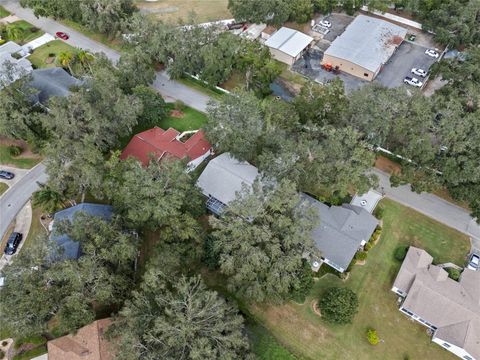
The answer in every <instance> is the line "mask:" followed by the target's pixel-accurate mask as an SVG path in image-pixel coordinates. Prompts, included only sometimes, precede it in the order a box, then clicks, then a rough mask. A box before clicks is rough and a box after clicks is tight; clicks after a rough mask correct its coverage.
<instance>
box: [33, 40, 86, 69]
mask: <svg viewBox="0 0 480 360" xmlns="http://www.w3.org/2000/svg"><path fill="white" fill-rule="evenodd" d="M61 52H71V53H73V54H76V53H77V49H75V48H74V47H72V46H70V45H68V44H66V43H65V42H63V41H62V40H54V41H50V42H49V43H47V44H45V45H42V46H40V47H39V48H37V49H35V50H34V51H33V53H32V54H31V55H30V56H29V57H28V60H30V62H31V63H32V65H33V66H34V67H35V68H37V69H42V68H47V67H55V66H56V57H57V56H58V54H60V53H61Z"/></svg>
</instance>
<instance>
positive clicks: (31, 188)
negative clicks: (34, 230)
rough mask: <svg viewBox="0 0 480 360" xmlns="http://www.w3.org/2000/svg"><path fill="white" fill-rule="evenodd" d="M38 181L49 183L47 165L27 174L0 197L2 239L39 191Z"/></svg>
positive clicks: (39, 165)
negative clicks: (9, 226) (34, 194)
mask: <svg viewBox="0 0 480 360" xmlns="http://www.w3.org/2000/svg"><path fill="white" fill-rule="evenodd" d="M37 181H38V182H41V183H45V182H46V181H47V174H46V173H45V165H43V164H41V163H40V164H38V165H37V166H35V167H34V168H32V169H31V170H30V171H29V172H27V173H26V174H25V175H24V176H23V177H22V178H21V179H20V180H19V181H18V182H16V183H15V185H13V186H12V187H10V188H9V189H8V190H7V191H6V192H5V193H4V194H3V195H2V196H1V197H0V239H2V238H3V235H4V234H5V232H6V231H7V228H8V225H9V224H10V223H11V222H12V221H13V219H15V216H17V213H18V212H19V211H20V210H21V209H22V208H23V206H24V205H25V204H26V203H27V201H28V200H29V199H30V197H31V196H32V194H33V193H34V192H35V191H37V190H38V188H39V186H38V184H37Z"/></svg>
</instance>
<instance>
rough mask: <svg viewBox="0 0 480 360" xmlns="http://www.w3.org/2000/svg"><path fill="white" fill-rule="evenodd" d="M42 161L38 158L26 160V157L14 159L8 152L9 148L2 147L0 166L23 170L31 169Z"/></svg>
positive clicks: (0, 148)
mask: <svg viewBox="0 0 480 360" xmlns="http://www.w3.org/2000/svg"><path fill="white" fill-rule="evenodd" d="M40 161H42V159H41V158H40V157H38V158H24V157H21V155H20V157H18V156H16V157H13V156H12V155H10V152H9V151H8V146H6V145H0V165H10V166H14V167H18V168H21V169H30V168H32V167H34V166H35V165H37V164H38V163H39V162H40Z"/></svg>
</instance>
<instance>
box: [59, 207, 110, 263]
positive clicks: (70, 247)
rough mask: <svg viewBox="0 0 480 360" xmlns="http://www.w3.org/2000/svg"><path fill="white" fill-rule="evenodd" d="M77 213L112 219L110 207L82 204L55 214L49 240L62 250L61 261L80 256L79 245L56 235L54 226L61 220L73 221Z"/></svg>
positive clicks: (61, 235) (66, 237) (67, 238)
mask: <svg viewBox="0 0 480 360" xmlns="http://www.w3.org/2000/svg"><path fill="white" fill-rule="evenodd" d="M78 213H85V214H87V215H91V216H97V217H101V218H103V219H105V220H110V219H111V217H112V207H111V206H110V205H101V204H89V203H82V204H79V205H76V206H72V207H70V208H68V209H65V210H62V211H58V212H57V213H55V215H54V217H53V227H52V233H51V234H50V240H52V241H55V242H56V243H57V245H59V246H60V247H61V248H63V254H62V256H61V258H62V259H78V258H79V257H80V256H81V249H80V243H79V242H78V241H74V240H72V239H71V238H70V237H69V236H67V235H65V234H58V233H57V232H56V231H55V224H57V223H58V222H60V221H62V220H69V221H74V218H75V215H76V214H78Z"/></svg>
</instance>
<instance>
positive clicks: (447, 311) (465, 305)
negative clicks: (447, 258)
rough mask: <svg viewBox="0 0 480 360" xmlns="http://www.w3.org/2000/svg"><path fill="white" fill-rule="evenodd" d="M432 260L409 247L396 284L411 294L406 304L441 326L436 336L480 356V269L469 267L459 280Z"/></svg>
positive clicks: (431, 322) (427, 255) (404, 304)
mask: <svg viewBox="0 0 480 360" xmlns="http://www.w3.org/2000/svg"><path fill="white" fill-rule="evenodd" d="M432 260H433V259H432V257H431V256H430V255H429V254H428V253H427V252H426V251H424V250H422V249H418V248H415V247H413V246H411V247H410V249H409V250H408V253H407V256H406V257H405V260H404V262H403V264H402V266H401V268H400V271H399V273H398V275H397V278H396V279H395V283H394V285H393V286H394V287H397V288H398V289H400V290H402V291H403V292H404V293H406V294H407V296H406V298H405V301H404V302H403V305H402V307H404V308H405V309H408V310H409V311H411V312H413V313H414V314H416V315H418V316H419V317H421V318H422V319H424V320H426V321H428V322H429V323H430V324H432V325H434V326H435V327H437V331H436V333H435V337H438V338H440V339H442V340H445V341H448V342H449V343H451V344H454V345H457V346H459V347H461V348H463V349H465V350H466V351H467V352H468V353H469V354H471V355H472V356H474V357H475V358H480V271H472V270H469V269H465V270H464V271H463V273H462V275H461V278H460V281H455V280H453V279H451V278H449V277H448V274H447V272H446V271H445V270H444V269H442V268H440V267H439V266H436V265H433V264H432Z"/></svg>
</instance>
